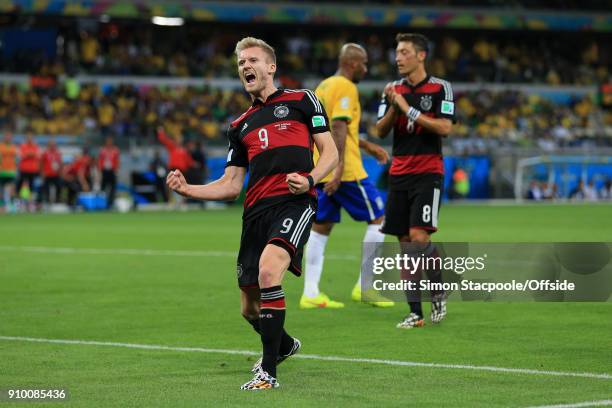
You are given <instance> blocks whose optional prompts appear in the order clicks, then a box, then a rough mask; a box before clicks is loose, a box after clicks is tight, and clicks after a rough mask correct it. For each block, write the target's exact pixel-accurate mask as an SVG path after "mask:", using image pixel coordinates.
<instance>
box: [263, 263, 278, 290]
mask: <svg viewBox="0 0 612 408" xmlns="http://www.w3.org/2000/svg"><path fill="white" fill-rule="evenodd" d="M279 275H280V274H279V272H278V271H277V268H275V267H274V266H273V265H271V264H270V263H268V262H261V263H260V264H259V287H260V288H269V287H271V286H275V285H278V283H279Z"/></svg>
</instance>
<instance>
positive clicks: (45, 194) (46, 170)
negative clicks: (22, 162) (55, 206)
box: [41, 138, 62, 204]
mask: <svg viewBox="0 0 612 408" xmlns="http://www.w3.org/2000/svg"><path fill="white" fill-rule="evenodd" d="M41 167H42V176H43V185H42V192H41V202H42V203H44V204H51V203H58V202H59V198H60V190H61V179H60V170H61V168H62V154H61V153H60V151H59V149H58V148H57V146H56V144H55V139H53V138H51V139H49V142H48V144H47V148H46V149H45V150H44V152H43V154H42V159H41ZM51 193H53V194H51Z"/></svg>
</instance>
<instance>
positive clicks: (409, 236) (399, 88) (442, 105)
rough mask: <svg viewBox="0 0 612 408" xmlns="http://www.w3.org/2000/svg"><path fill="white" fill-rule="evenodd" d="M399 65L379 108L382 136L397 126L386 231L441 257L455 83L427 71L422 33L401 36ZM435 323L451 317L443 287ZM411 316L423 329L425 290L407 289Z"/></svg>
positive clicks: (435, 302)
mask: <svg viewBox="0 0 612 408" xmlns="http://www.w3.org/2000/svg"><path fill="white" fill-rule="evenodd" d="M395 39H396V41H397V48H396V57H395V60H396V63H397V68H398V72H399V74H400V76H401V77H402V78H401V79H400V80H398V81H395V82H392V83H389V84H387V86H386V87H385V90H384V92H383V97H382V101H381V104H380V106H379V110H378V122H377V123H376V128H377V131H378V134H379V136H380V137H385V136H386V135H387V134H388V133H389V132H390V131H391V130H393V159H392V162H391V168H390V169H389V195H388V198H387V207H386V209H385V222H384V224H383V227H382V232H384V233H385V234H389V235H395V236H397V237H398V239H399V241H400V243H410V244H407V245H404V247H409V248H411V249H410V250H411V251H416V252H413V254H414V256H421V254H422V255H424V256H425V257H437V250H436V248H435V246H434V245H433V244H432V243H431V240H430V236H431V234H432V233H434V232H436V231H437V229H438V210H439V208H440V197H441V193H442V185H443V177H444V163H443V160H442V137H445V136H448V135H449V134H450V132H451V128H452V125H453V121H454V117H455V105H454V101H453V91H452V88H451V85H450V83H449V82H447V81H445V80H443V79H439V78H436V77H433V76H430V75H428V74H427V72H426V70H425V61H426V59H427V55H428V54H429V41H428V39H427V38H426V37H425V36H423V35H420V34H398V35H397V36H396V38H395ZM402 272H403V273H402V276H403V278H404V279H409V280H413V281H416V282H418V281H419V280H420V279H421V275H422V272H423V271H421V270H417V271H402ZM427 273H428V276H429V279H430V280H431V281H432V282H442V276H441V271H440V270H428V271H427ZM431 295H432V307H431V321H432V323H438V322H440V321H441V320H442V319H444V317H445V316H446V299H445V294H444V292H442V291H436V292H432V294H431ZM407 300H408V304H409V306H410V314H409V315H408V316H407V317H406V318H405V319H404V320H403V321H402V322H400V323H399V324H398V325H397V327H398V328H401V329H411V328H413V327H423V326H424V324H425V321H424V319H423V310H422V305H421V297H420V292H419V291H410V292H407Z"/></svg>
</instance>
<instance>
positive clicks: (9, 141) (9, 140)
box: [0, 132, 17, 207]
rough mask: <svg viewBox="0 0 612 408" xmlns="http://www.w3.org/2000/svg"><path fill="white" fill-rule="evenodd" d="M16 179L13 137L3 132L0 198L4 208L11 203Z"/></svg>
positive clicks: (0, 143)
mask: <svg viewBox="0 0 612 408" xmlns="http://www.w3.org/2000/svg"><path fill="white" fill-rule="evenodd" d="M16 177H17V146H15V144H13V135H12V134H11V133H9V132H5V133H4V136H3V138H2V141H0V198H1V199H2V201H3V204H4V206H7V207H8V205H9V204H10V203H11V202H12V199H13V197H14V194H15V193H14V185H15V179H16Z"/></svg>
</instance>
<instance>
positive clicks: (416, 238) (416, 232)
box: [410, 228, 429, 244]
mask: <svg viewBox="0 0 612 408" xmlns="http://www.w3.org/2000/svg"><path fill="white" fill-rule="evenodd" d="M410 241H411V242H418V243H422V244H425V243H427V242H429V233H427V231H425V230H422V229H417V228H411V229H410Z"/></svg>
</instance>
